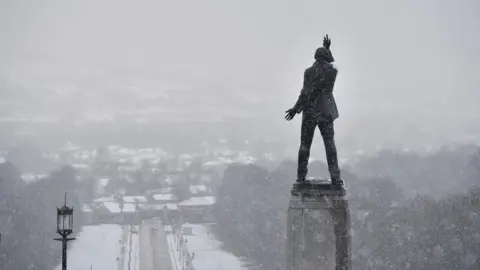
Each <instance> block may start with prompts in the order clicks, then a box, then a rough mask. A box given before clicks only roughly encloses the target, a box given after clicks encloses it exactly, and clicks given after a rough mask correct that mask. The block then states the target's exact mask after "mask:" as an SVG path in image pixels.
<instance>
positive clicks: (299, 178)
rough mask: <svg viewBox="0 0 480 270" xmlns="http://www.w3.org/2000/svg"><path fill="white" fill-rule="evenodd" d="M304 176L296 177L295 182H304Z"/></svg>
mask: <svg viewBox="0 0 480 270" xmlns="http://www.w3.org/2000/svg"><path fill="white" fill-rule="evenodd" d="M305 179H306V177H298V178H297V183H305Z"/></svg>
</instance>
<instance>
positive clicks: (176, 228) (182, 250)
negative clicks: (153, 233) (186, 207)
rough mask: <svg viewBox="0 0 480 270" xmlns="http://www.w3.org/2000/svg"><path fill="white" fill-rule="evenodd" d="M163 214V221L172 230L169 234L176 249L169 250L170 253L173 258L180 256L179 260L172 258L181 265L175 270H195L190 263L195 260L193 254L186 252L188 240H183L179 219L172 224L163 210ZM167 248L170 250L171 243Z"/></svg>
mask: <svg viewBox="0 0 480 270" xmlns="http://www.w3.org/2000/svg"><path fill="white" fill-rule="evenodd" d="M163 214H164V217H165V220H166V221H167V224H168V225H169V226H170V228H171V230H172V232H171V233H172V234H173V236H174V237H173V239H174V242H175V243H173V244H174V245H175V247H176V252H175V250H171V252H172V254H173V255H174V256H176V255H175V254H179V255H180V257H179V258H174V260H175V263H177V262H180V264H181V268H178V266H177V270H195V268H194V267H193V264H192V261H193V259H194V258H195V253H190V252H189V251H188V247H187V242H188V240H187V239H185V237H184V236H183V233H182V230H181V224H182V222H181V217H180V219H179V220H178V221H177V222H172V220H171V219H170V218H169V216H168V213H167V210H164V211H163ZM169 246H170V248H172V245H171V243H169Z"/></svg>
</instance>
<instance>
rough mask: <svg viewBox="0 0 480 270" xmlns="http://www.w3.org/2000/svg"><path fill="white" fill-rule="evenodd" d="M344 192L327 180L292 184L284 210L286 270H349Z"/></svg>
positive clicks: (347, 223)
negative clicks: (287, 205)
mask: <svg viewBox="0 0 480 270" xmlns="http://www.w3.org/2000/svg"><path fill="white" fill-rule="evenodd" d="M345 195H346V190H345V189H342V190H336V189H333V188H332V186H331V185H330V182H329V181H328V180H309V181H306V182H305V183H302V184H298V183H296V184H294V186H293V188H292V191H291V197H290V203H289V207H288V221H287V267H286V268H285V269H286V270H314V269H319V270H320V269H328V270H330V269H335V270H350V269H351V266H350V254H351V253H350V218H349V211H348V201H347V199H346V198H345Z"/></svg>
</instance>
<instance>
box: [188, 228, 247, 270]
mask: <svg viewBox="0 0 480 270" xmlns="http://www.w3.org/2000/svg"><path fill="white" fill-rule="evenodd" d="M182 227H183V228H184V231H185V232H187V231H191V234H189V233H186V234H184V237H185V239H186V240H187V241H186V243H187V248H188V251H189V252H190V253H191V254H195V255H194V257H193V262H192V264H193V266H194V269H195V270H224V269H229V270H243V269H247V268H246V267H245V265H246V264H247V263H246V262H244V261H242V260H241V259H239V258H238V257H236V256H235V255H233V254H232V253H230V252H227V251H224V250H222V243H221V242H219V241H218V240H216V239H215V236H214V234H213V233H211V232H210V228H209V224H188V223H186V224H184V225H183V226H182Z"/></svg>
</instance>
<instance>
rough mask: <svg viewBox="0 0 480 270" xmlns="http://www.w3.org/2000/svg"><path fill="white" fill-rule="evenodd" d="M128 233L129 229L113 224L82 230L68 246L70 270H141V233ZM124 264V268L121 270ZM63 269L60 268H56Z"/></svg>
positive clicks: (87, 227)
mask: <svg viewBox="0 0 480 270" xmlns="http://www.w3.org/2000/svg"><path fill="white" fill-rule="evenodd" d="M129 231H130V227H129V226H124V227H123V228H122V226H120V225H114V224H103V225H99V226H85V227H83V228H82V231H81V232H80V233H79V234H78V235H77V237H76V238H77V240H74V241H71V242H70V243H69V249H68V258H67V259H68V269H69V270H90V269H92V270H96V269H102V270H118V269H130V270H138V261H139V260H138V234H130V233H129ZM122 243H125V245H124V244H122ZM130 243H131V244H130ZM122 247H124V248H122ZM130 247H131V251H132V252H131V255H129V251H130ZM122 250H124V252H123V253H124V254H122ZM122 255H123V256H122ZM129 258H130V259H131V261H130V266H131V267H130V268H128V264H129ZM122 264H123V266H124V267H119V266H121V265H122ZM60 269H61V265H59V266H57V267H56V268H55V270H60Z"/></svg>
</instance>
